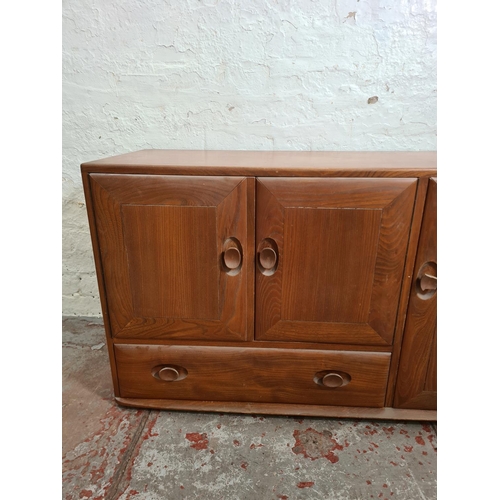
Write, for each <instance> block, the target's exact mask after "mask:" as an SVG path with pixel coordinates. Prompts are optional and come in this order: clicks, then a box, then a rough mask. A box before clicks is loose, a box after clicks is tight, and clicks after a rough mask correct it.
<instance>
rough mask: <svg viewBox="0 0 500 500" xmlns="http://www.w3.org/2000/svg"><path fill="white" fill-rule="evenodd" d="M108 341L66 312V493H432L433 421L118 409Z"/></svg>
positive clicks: (245, 499) (231, 496) (231, 498)
mask: <svg viewBox="0 0 500 500" xmlns="http://www.w3.org/2000/svg"><path fill="white" fill-rule="evenodd" d="M104 342H105V337H104V328H103V326H102V322H101V321H100V320H96V319H94V318H92V319H90V318H63V481H62V492H63V495H62V498H63V499H64V500H73V499H75V500H76V499H94V500H114V499H122V500H128V499H134V500H136V499H151V500H159V499H162V500H163V499H168V500H175V499H189V500H190V499H204V500H212V499H222V500H272V499H278V500H287V499H288V500H295V499H297V500H298V499H322V500H325V499H326V500H330V499H331V500H333V499H339V500H340V499H341V500H349V499H360V500H361V499H363V500H364V499H370V498H374V499H390V500H396V499H398V500H416V499H424V500H429V499H435V498H436V450H437V449H436V434H437V433H436V427H435V425H433V424H431V423H418V422H382V421H364V420H345V419H344V420H341V419H333V418H331V419H323V418H296V417H269V416H260V415H254V416H244V415H230V414H219V413H188V412H174V411H172V412H170V411H169V412H167V411H164V412H159V411H149V410H133V409H126V408H121V407H119V406H117V405H116V403H115V402H114V399H113V389H112V384H111V374H110V369H109V366H108V354H107V350H106V347H105V345H104Z"/></svg>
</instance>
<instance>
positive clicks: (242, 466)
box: [240, 462, 248, 470]
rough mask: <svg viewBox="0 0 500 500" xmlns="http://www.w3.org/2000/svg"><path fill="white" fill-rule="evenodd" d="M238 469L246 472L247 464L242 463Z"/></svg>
mask: <svg viewBox="0 0 500 500" xmlns="http://www.w3.org/2000/svg"><path fill="white" fill-rule="evenodd" d="M240 467H241V468H242V469H243V470H247V467H248V463H247V462H243V463H242V464H241V465H240Z"/></svg>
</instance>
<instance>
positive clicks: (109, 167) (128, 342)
mask: <svg viewBox="0 0 500 500" xmlns="http://www.w3.org/2000/svg"><path fill="white" fill-rule="evenodd" d="M81 170H82V177H83V186H84V191H85V199H86V204H87V209H88V216H89V224H90V231H91V236H92V244H93V249H94V257H95V263H96V270H97V277H98V283H99V292H100V298H101V304H102V312H103V317H104V323H105V328H106V336H107V345H108V350H109V357H110V365H111V373H112V377H113V382H114V390H115V396H116V400H117V402H118V403H119V404H122V405H128V406H133V407H143V408H160V409H178V410H196V411H222V412H238V413H265V414H285V415H316V416H332V417H360V418H361V417H362V418H384V419H391V418H394V419H415V420H435V419H436V415H437V413H436V385H437V376H436V301H437V293H436V288H437V262H436V199H437V198H436V195H437V180H436V153H435V152H355V153H354V152H353V153H351V152H284V151H283V152H265V151H263V152H256V151H174V150H144V151H137V152H134V153H129V154H124V155H120V156H114V157H111V158H106V159H102V160H97V161H92V162H87V163H84V164H82V166H81Z"/></svg>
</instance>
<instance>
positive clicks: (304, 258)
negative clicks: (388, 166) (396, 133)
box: [256, 178, 417, 345]
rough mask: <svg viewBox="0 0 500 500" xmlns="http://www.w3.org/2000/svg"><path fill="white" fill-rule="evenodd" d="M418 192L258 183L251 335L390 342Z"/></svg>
mask: <svg viewBox="0 0 500 500" xmlns="http://www.w3.org/2000/svg"><path fill="white" fill-rule="evenodd" d="M416 184H417V182H416V180H415V179H372V178H369V179H357V178H342V179H340V178H327V179H318V178H302V179H295V178H293V179H292V178H259V179H258V180H257V208H256V211H257V219H256V245H257V259H256V260H257V271H256V273H257V274H256V337H257V338H258V339H262V340H283V341H286V340H290V341H310V342H332V343H346V344H368V345H370V344H373V345H375V344H379V345H388V344H391V343H392V339H393V335H394V328H395V321H396V312H397V306H398V300H399V294H400V288H401V283H402V278H403V267H404V262H405V255H406V248H407V245H408V237H409V229H410V224H411V218H412V212H413V203H414V199H415V189H416Z"/></svg>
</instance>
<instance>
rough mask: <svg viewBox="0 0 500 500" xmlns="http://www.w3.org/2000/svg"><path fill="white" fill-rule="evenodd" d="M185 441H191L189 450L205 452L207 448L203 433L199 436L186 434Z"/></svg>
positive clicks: (206, 440) (198, 434)
mask: <svg viewBox="0 0 500 500" xmlns="http://www.w3.org/2000/svg"><path fill="white" fill-rule="evenodd" d="M186 439H187V440H188V441H191V443H193V444H191V445H190V446H191V448H193V449H194V450H206V449H207V448H208V438H207V435H206V434H205V433H203V434H200V433H199V432H188V433H187V434H186Z"/></svg>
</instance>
